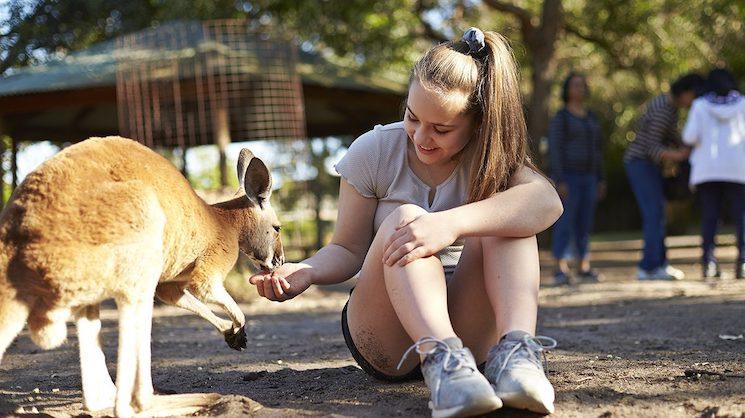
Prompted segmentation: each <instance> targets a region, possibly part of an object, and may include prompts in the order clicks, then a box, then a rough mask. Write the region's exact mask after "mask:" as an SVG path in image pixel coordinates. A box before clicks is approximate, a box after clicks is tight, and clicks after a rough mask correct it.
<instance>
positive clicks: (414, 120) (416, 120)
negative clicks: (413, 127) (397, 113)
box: [406, 112, 419, 122]
mask: <svg viewBox="0 0 745 418" xmlns="http://www.w3.org/2000/svg"><path fill="white" fill-rule="evenodd" d="M406 117H407V118H409V120H410V121H412V122H419V119H417V118H415V117H413V116H411V113H408V112H407V113H406Z"/></svg>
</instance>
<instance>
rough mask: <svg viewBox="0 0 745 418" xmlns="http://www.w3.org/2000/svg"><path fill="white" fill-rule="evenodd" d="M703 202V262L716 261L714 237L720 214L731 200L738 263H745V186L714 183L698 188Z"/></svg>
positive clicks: (720, 182) (721, 182)
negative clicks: (725, 203)
mask: <svg viewBox="0 0 745 418" xmlns="http://www.w3.org/2000/svg"><path fill="white" fill-rule="evenodd" d="M696 189H697V190H698V196H699V198H700V202H701V212H702V216H701V238H702V240H701V241H702V247H703V262H704V265H706V264H707V263H709V262H712V261H716V258H715V257H714V248H715V247H716V245H715V244H714V237H715V236H716V234H717V223H718V222H719V214H720V211H721V208H722V206H723V203H724V201H725V200H729V205H730V210H731V212H732V220H733V221H734V223H735V236H736V237H737V263H738V264H742V263H745V184H742V183H729V182H723V181H712V182H706V183H701V184H699V185H697V186H696Z"/></svg>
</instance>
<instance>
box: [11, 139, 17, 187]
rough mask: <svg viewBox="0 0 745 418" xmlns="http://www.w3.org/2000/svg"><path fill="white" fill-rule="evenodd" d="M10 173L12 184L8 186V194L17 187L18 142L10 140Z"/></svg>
mask: <svg viewBox="0 0 745 418" xmlns="http://www.w3.org/2000/svg"><path fill="white" fill-rule="evenodd" d="M10 171H11V173H12V174H13V182H12V183H11V185H10V192H11V193H13V190H15V189H16V187H18V141H17V140H16V139H15V138H13V137H11V138H10Z"/></svg>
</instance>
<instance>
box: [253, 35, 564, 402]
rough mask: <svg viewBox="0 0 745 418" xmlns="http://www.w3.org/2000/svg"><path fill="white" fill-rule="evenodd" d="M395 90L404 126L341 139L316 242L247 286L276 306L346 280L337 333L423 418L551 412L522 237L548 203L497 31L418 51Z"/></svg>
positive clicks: (554, 202) (534, 267) (546, 221)
mask: <svg viewBox="0 0 745 418" xmlns="http://www.w3.org/2000/svg"><path fill="white" fill-rule="evenodd" d="M409 84H410V85H409V94H408V99H407V102H406V105H407V106H406V113H405V116H404V120H403V121H402V122H398V123H393V124H390V125H386V126H376V127H375V128H374V129H373V130H372V131H370V132H367V133H366V134H364V135H362V136H360V137H359V138H357V140H355V141H354V143H353V144H352V146H351V147H350V148H349V151H348V152H347V154H346V155H345V157H344V158H343V159H342V161H340V162H339V164H337V166H336V170H337V171H338V172H339V174H340V175H341V176H342V179H341V186H340V191H339V215H338V220H337V223H336V229H335V232H334V236H333V238H332V240H331V242H330V243H329V244H328V245H326V246H325V247H323V248H322V249H320V250H319V251H318V252H317V253H316V254H315V255H313V256H312V257H310V258H308V259H306V260H304V261H302V262H300V263H288V264H284V265H283V266H281V267H279V268H278V269H276V270H275V271H274V272H272V273H260V274H257V275H255V276H253V277H251V278H250V282H251V283H252V284H254V285H256V287H257V290H258V292H259V294H261V295H262V296H263V297H266V298H267V299H270V300H275V301H285V300H288V299H290V298H293V297H295V296H297V295H298V294H300V293H302V292H303V291H305V290H306V289H307V288H308V287H309V286H310V285H312V284H317V285H323V284H333V283H340V282H343V281H345V280H347V279H349V278H350V277H353V276H355V275H356V274H357V273H358V272H359V276H358V277H359V278H358V281H357V285H356V287H355V289H354V291H353V292H352V293H351V296H350V299H349V301H348V303H347V305H346V306H345V308H344V310H343V311H342V329H343V332H344V337H345V339H346V342H347V345H348V347H349V350H350V351H351V354H352V356H353V357H354V358H355V360H356V361H357V362H358V363H359V365H360V367H362V369H363V370H365V371H366V372H367V373H369V374H371V375H372V376H375V377H376V378H378V379H382V380H385V381H391V382H397V381H403V380H408V379H417V378H419V379H421V378H422V377H423V378H424V381H425V383H426V384H427V386H428V387H429V389H430V392H431V397H430V404H429V405H430V408H431V409H432V416H434V417H451V416H470V415H475V414H481V413H485V412H488V411H491V410H494V409H497V408H499V407H501V406H502V403H503V402H504V404H506V405H508V406H511V407H514V408H524V409H529V410H532V411H535V412H540V413H551V412H553V410H554V406H553V401H554V391H553V387H552V386H551V384H550V383H549V381H548V379H547V378H546V375H545V374H544V370H543V366H542V364H541V358H540V357H541V352H542V351H543V350H544V349H545V348H551V347H553V346H555V344H556V342H555V341H553V340H552V339H550V338H546V337H536V336H534V335H535V327H536V316H537V310H538V286H539V262H538V248H537V243H536V238H535V235H536V234H537V233H539V232H541V231H543V230H544V229H546V228H548V227H549V226H551V224H553V223H554V222H555V221H556V219H557V218H558V217H559V216H560V215H561V212H562V206H561V201H560V199H559V197H558V195H557V193H556V191H555V190H554V188H553V187H552V185H551V184H550V183H549V181H547V180H546V178H544V176H542V175H541V174H539V173H538V172H537V170H536V169H535V167H534V166H533V164H532V163H531V162H530V159H529V158H528V157H527V155H526V154H527V133H526V127H525V121H524V118H523V109H522V104H521V100H520V91H519V81H518V76H517V70H516V66H515V62H514V58H513V55H512V52H511V50H510V48H509V46H508V43H507V41H506V40H505V39H504V38H503V37H502V36H500V35H499V34H497V33H493V32H486V33H484V32H482V31H480V30H478V29H475V28H471V29H469V30H468V31H466V33H465V34H464V36H463V39H462V40H460V41H452V42H447V43H443V44H440V45H437V46H435V47H433V48H432V49H430V50H429V51H428V52H427V53H426V54H425V55H424V56H423V57H422V58H421V59H419V61H418V62H417V63H416V65H415V66H414V69H413V71H412V73H411V78H410V83H409ZM412 351H415V352H416V353H417V354H419V356H418V358H417V356H415V355H410V354H411V353H412ZM477 365H479V366H477ZM482 373H483V374H482Z"/></svg>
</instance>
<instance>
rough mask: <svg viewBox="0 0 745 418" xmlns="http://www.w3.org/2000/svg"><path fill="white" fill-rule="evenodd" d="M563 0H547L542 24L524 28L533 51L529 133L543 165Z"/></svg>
mask: <svg viewBox="0 0 745 418" xmlns="http://www.w3.org/2000/svg"><path fill="white" fill-rule="evenodd" d="M563 15H564V12H563V10H562V7H561V0H546V1H545V2H544V3H543V10H542V12H541V24H540V26H538V27H536V28H535V29H534V30H531V31H523V34H524V38H525V39H524V41H525V43H526V45H527V46H528V50H529V52H530V61H531V67H532V70H533V71H532V76H531V84H532V92H531V95H530V99H529V100H528V109H527V110H528V115H527V119H528V120H527V124H528V135H529V138H530V148H531V151H532V153H533V155H534V157H535V159H536V163H538V164H539V165H543V161H541V160H542V157H543V156H542V155H540V154H539V145H540V141H541V138H543V137H545V136H546V135H547V133H548V123H549V112H548V103H549V99H550V97H551V85H552V84H553V81H554V76H555V74H556V56H555V53H556V40H557V38H558V36H559V29H561V27H562V25H563V17H564V16H563Z"/></svg>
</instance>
